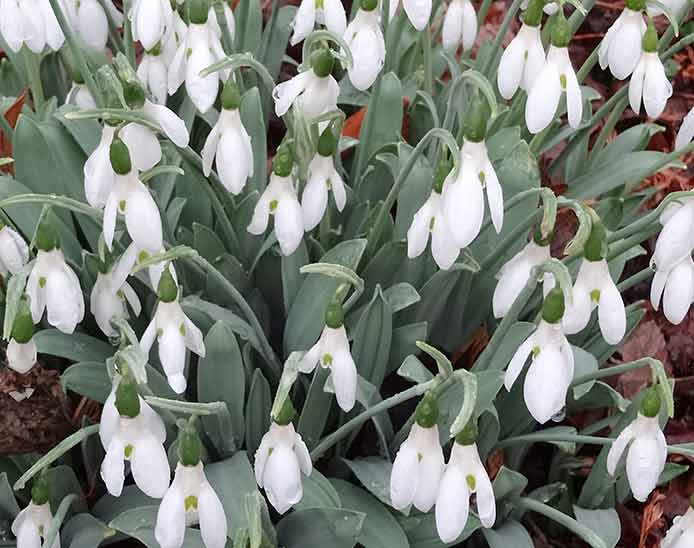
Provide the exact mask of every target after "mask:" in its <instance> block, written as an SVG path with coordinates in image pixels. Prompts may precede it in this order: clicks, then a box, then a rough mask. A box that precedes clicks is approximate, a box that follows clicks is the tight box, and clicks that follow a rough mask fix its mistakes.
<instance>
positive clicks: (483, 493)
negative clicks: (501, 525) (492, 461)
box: [475, 465, 496, 529]
mask: <svg viewBox="0 0 694 548" xmlns="http://www.w3.org/2000/svg"><path fill="white" fill-rule="evenodd" d="M475 480H476V481H475V483H476V494H477V513H478V514H479V517H480V521H481V522H482V526H483V527H486V528H487V529H488V528H490V527H492V526H493V525H494V522H495V521H496V499H495V497H494V489H493V488H492V482H491V481H490V480H489V476H488V475H487V472H486V470H485V469H484V467H483V466H481V465H480V467H479V470H478V473H477V474H475Z"/></svg>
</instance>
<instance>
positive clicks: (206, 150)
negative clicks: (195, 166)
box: [201, 122, 222, 177]
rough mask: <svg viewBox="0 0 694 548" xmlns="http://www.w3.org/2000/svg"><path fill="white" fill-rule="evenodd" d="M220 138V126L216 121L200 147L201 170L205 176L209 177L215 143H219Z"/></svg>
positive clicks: (215, 150) (214, 154) (215, 151)
mask: <svg viewBox="0 0 694 548" xmlns="http://www.w3.org/2000/svg"><path fill="white" fill-rule="evenodd" d="M221 138H222V132H221V127H220V123H219V122H217V124H215V126H214V127H213V128H212V131H210V133H209V135H208V136H207V139H206V140H205V146H203V147H202V154H201V156H202V171H203V173H204V174H205V177H209V176H210V173H211V172H212V164H213V163H214V160H215V156H216V154H217V145H218V144H219V140H220V139H221Z"/></svg>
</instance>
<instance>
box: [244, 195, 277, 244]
mask: <svg viewBox="0 0 694 548" xmlns="http://www.w3.org/2000/svg"><path fill="white" fill-rule="evenodd" d="M270 191H271V188H270V187H268V188H266V189H265V192H263V193H262V194H261V195H260V198H259V199H258V202H257V203H256V204H255V209H254V210H253V217H251V222H250V223H249V225H248V227H247V229H246V230H248V232H250V233H251V234H256V235H258V234H262V233H263V232H265V231H266V230H267V225H268V221H269V220H270V202H271V201H272V200H273V199H274V196H273V195H271V192H270Z"/></svg>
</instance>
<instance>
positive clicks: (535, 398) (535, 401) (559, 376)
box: [523, 346, 569, 424]
mask: <svg viewBox="0 0 694 548" xmlns="http://www.w3.org/2000/svg"><path fill="white" fill-rule="evenodd" d="M563 361H564V360H563V359H562V355H561V354H560V352H559V350H558V349H557V348H555V347H553V346H548V347H544V348H542V349H541V350H540V354H539V355H538V356H537V357H536V358H535V359H534V360H533V363H532V364H531V365H530V368H529V369H528V374H527V375H526V377H525V384H524V385H523V397H524V399H525V405H526V406H527V407H528V411H530V414H531V415H532V416H533V418H534V419H535V420H536V421H537V422H539V423H540V424H544V423H546V422H547V421H548V420H550V419H551V418H552V417H553V416H554V415H556V414H557V413H559V412H560V411H561V410H562V409H563V408H564V405H565V404H566V391H567V389H568V388H569V386H568V382H567V379H566V375H565V369H564V368H563V366H562V363H563Z"/></svg>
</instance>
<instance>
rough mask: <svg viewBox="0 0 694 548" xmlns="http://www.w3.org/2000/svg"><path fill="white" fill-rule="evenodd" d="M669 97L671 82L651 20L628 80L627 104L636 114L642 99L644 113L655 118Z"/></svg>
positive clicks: (661, 111) (670, 95)
mask: <svg viewBox="0 0 694 548" xmlns="http://www.w3.org/2000/svg"><path fill="white" fill-rule="evenodd" d="M670 97H672V84H671V83H670V80H668V77H667V75H666V74H665V67H664V66H663V62H662V61H661V60H660V56H659V54H658V32H657V31H656V29H655V25H654V24H653V21H650V22H649V23H648V28H647V30H646V33H645V34H644V35H643V51H642V53H641V58H640V60H639V62H638V64H637V65H636V68H635V69H634V73H633V74H632V75H631V80H630V81H629V104H630V105H631V109H632V110H633V111H634V112H635V113H636V114H638V113H639V112H640V111H641V101H643V106H644V108H645V110H646V114H648V116H650V117H651V118H657V117H658V116H660V115H661V114H662V113H663V111H664V110H665V105H666V104H667V100H668V99H669V98H670Z"/></svg>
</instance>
